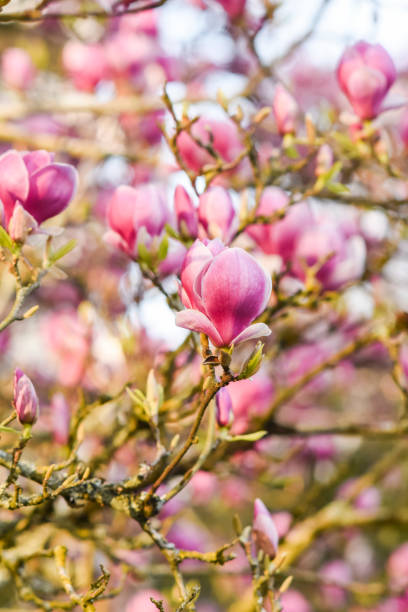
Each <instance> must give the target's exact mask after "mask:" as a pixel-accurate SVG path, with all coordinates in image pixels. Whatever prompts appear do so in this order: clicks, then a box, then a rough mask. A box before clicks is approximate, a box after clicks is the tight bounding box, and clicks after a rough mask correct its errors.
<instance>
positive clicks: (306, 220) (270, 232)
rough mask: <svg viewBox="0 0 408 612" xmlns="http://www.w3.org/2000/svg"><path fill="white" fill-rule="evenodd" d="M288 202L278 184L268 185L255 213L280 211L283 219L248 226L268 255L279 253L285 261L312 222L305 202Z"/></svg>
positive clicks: (274, 213)
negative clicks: (291, 203) (292, 203)
mask: <svg viewBox="0 0 408 612" xmlns="http://www.w3.org/2000/svg"><path fill="white" fill-rule="evenodd" d="M288 205H289V197H288V196H287V195H286V193H285V192H284V191H283V190H282V189H280V188H279V187H267V188H266V189H265V190H264V192H263V193H262V196H261V201H260V203H259V206H258V209H257V211H256V214H257V215H260V216H265V217H269V216H272V217H273V216H274V215H277V214H279V213H280V212H283V213H285V212H286V214H285V216H284V217H283V219H282V220H277V219H275V222H274V223H271V224H270V225H269V224H266V225H251V226H250V227H249V228H248V229H247V232H248V234H249V235H250V236H251V238H252V239H253V240H255V242H256V243H257V244H258V246H259V247H260V248H261V249H262V250H263V251H264V253H267V254H268V255H272V254H275V255H280V256H281V257H282V259H283V260H284V261H287V260H288V259H290V258H291V257H292V254H293V250H294V247H295V244H296V242H297V240H298V238H299V236H301V235H302V233H303V232H304V231H305V230H306V228H307V227H308V226H310V225H312V223H313V213H312V211H311V209H310V207H309V206H308V204H306V203H305V202H300V203H299V204H294V205H293V206H290V207H289V206H288Z"/></svg>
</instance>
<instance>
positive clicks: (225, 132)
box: [177, 117, 243, 173]
mask: <svg viewBox="0 0 408 612" xmlns="http://www.w3.org/2000/svg"><path fill="white" fill-rule="evenodd" d="M191 134H192V136H193V137H194V138H197V139H198V140H199V141H200V142H202V143H203V144H204V145H209V144H211V146H212V148H213V149H214V151H215V152H216V153H218V155H219V156H220V157H221V158H222V159H223V160H224V161H226V162H232V161H233V160H234V159H235V158H236V157H237V156H238V155H239V154H240V153H241V152H242V150H243V145H242V143H241V140H240V138H239V134H238V130H237V127H236V125H235V123H233V122H232V121H231V120H230V119H227V120H225V121H219V120H216V119H208V118H206V117H200V118H199V119H198V121H196V122H195V123H194V124H193V126H192V127H191ZM177 146H178V148H179V151H180V155H181V157H182V159H183V161H184V163H185V164H186V166H188V168H190V169H191V170H193V171H194V172H197V173H198V172H200V171H201V169H202V167H203V166H205V165H206V164H213V163H214V162H215V159H214V158H213V157H212V156H211V155H210V153H209V152H208V151H207V150H206V149H205V148H203V147H200V146H199V145H198V144H197V143H196V142H195V141H194V140H193V138H192V137H191V136H190V134H188V133H187V132H186V131H183V132H181V133H180V134H179V136H178V137H177Z"/></svg>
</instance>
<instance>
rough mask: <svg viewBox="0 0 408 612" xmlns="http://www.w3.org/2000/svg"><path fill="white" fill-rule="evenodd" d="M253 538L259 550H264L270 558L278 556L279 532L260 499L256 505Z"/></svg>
mask: <svg viewBox="0 0 408 612" xmlns="http://www.w3.org/2000/svg"><path fill="white" fill-rule="evenodd" d="M252 536H253V538H254V540H255V544H256V547H257V549H258V550H259V549H260V550H263V551H264V553H266V554H267V555H269V556H270V557H274V556H275V555H276V552H277V550H278V544H279V536H278V532H277V530H276V526H275V523H274V522H273V518H272V516H271V514H270V513H269V511H268V509H267V507H266V506H265V504H264V503H263V501H262V500H260V499H259V498H257V499H256V500H255V503H254V520H253V523H252Z"/></svg>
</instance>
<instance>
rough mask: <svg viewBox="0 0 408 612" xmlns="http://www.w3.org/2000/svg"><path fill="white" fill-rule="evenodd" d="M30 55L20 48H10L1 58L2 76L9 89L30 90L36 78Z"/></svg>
mask: <svg viewBox="0 0 408 612" xmlns="http://www.w3.org/2000/svg"><path fill="white" fill-rule="evenodd" d="M36 73H37V71H36V68H35V66H34V64H33V62H32V59H31V57H30V55H29V54H28V53H27V51H24V49H20V48H19V47H8V48H7V49H6V50H5V51H4V52H3V54H2V56H1V74H2V77H3V81H4V82H5V83H6V85H8V86H9V87H13V88H15V89H20V90H22V91H24V90H25V89H29V87H30V86H31V84H32V83H33V81H34V79H35V76H36Z"/></svg>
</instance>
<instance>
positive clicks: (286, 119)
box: [272, 84, 299, 134]
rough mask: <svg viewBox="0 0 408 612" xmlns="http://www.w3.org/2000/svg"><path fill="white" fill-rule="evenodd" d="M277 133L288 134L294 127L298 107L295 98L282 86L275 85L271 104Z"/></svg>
mask: <svg viewBox="0 0 408 612" xmlns="http://www.w3.org/2000/svg"><path fill="white" fill-rule="evenodd" d="M272 108H273V112H274V114H275V119H276V125H277V127H278V132H279V134H290V133H292V132H294V131H295V129H296V116H297V114H298V112H299V107H298V105H297V102H296V100H295V98H294V97H293V96H292V95H291V94H290V93H289V92H288V91H287V90H286V89H285V88H284V87H283V85H280V84H279V85H277V86H276V89H275V96H274V98H273V104H272Z"/></svg>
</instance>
